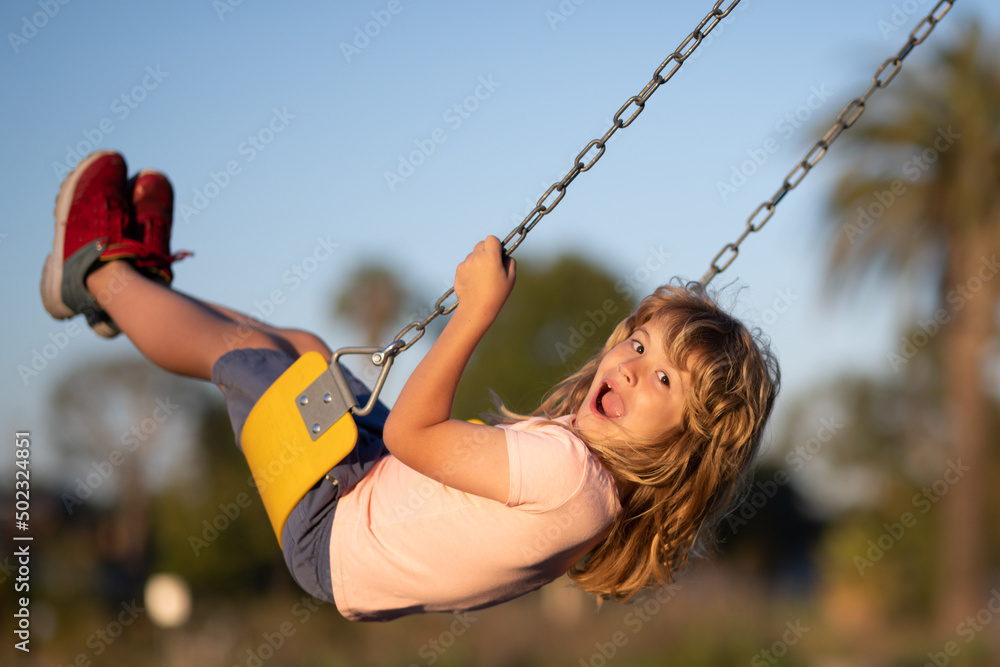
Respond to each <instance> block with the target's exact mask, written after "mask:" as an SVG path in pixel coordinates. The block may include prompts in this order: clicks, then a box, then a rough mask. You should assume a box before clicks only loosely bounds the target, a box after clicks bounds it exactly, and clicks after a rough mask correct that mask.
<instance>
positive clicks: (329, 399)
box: [323, 392, 333, 403]
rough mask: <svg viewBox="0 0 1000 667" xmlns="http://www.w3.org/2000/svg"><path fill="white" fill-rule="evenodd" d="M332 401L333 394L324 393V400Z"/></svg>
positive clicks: (326, 401)
mask: <svg viewBox="0 0 1000 667" xmlns="http://www.w3.org/2000/svg"><path fill="white" fill-rule="evenodd" d="M332 401H333V396H331V395H330V393H329V392H327V393H325V394H323V402H324V403H330V402H332Z"/></svg>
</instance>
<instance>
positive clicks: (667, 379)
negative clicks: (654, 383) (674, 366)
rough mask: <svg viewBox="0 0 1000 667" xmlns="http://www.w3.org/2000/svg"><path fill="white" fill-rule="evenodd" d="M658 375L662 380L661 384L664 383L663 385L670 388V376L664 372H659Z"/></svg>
mask: <svg viewBox="0 0 1000 667" xmlns="http://www.w3.org/2000/svg"><path fill="white" fill-rule="evenodd" d="M656 375H657V376H658V377H659V378H660V382H662V383H663V384H665V385H666V386H668V387H669V386H670V376H669V375H667V374H666V373H664V372H663V371H657V372H656Z"/></svg>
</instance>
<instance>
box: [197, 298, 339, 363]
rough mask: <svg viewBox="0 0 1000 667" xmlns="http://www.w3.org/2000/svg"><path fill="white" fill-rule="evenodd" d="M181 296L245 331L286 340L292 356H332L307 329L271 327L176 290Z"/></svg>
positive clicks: (319, 339) (327, 358) (245, 315)
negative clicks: (225, 318) (315, 353)
mask: <svg viewBox="0 0 1000 667" xmlns="http://www.w3.org/2000/svg"><path fill="white" fill-rule="evenodd" d="M178 293H179V294H181V295H182V296H185V297H187V298H188V299H191V300H193V301H196V302H198V303H199V304H201V305H202V306H205V307H206V308H210V309H212V310H214V311H216V312H217V313H219V314H220V315H222V316H223V317H227V318H229V319H231V320H233V321H234V322H237V323H238V324H239V325H240V326H241V330H242V331H243V332H244V333H246V330H247V329H248V328H249V329H255V330H257V331H260V332H261V333H265V334H267V335H270V336H275V337H278V338H281V339H283V340H285V341H287V342H288V343H289V344H290V345H291V346H292V347H293V348H294V349H295V354H294V355H292V356H294V357H299V356H301V355H303V354H305V353H306V352H318V353H320V354H321V355H323V358H324V359H326V360H327V361H330V358H331V357H332V356H333V352H332V351H331V350H330V348H329V347H328V346H327V344H326V343H325V342H323V340H322V339H321V338H320V337H319V336H317V335H316V334H314V333H310V332H308V331H303V330H302V329H289V328H284V327H280V328H279V327H273V326H271V325H270V324H267V323H266V322H261V321H260V320H255V319H254V318H252V317H250V316H249V315H247V314H246V313H241V312H240V311H238V310H233V309H232V308H227V307H226V306H223V305H220V304H217V303H212V302H210V301H204V300H202V299H196V298H195V297H193V296H190V295H188V294H185V293H184V292H178Z"/></svg>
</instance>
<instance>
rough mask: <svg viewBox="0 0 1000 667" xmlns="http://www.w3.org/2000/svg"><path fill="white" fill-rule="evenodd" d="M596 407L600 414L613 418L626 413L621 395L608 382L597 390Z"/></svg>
mask: <svg viewBox="0 0 1000 667" xmlns="http://www.w3.org/2000/svg"><path fill="white" fill-rule="evenodd" d="M595 407H596V408H597V412H598V413H599V414H601V415H603V416H605V417H609V418H612V419H614V418H617V417H621V416H622V415H623V414H625V404H624V403H622V399H621V397H619V396H618V394H617V393H615V390H614V388H613V387H612V386H611V385H610V384H608V383H607V382H605V383H604V384H602V385H601V388H600V389H598V390H597V398H596V400H595Z"/></svg>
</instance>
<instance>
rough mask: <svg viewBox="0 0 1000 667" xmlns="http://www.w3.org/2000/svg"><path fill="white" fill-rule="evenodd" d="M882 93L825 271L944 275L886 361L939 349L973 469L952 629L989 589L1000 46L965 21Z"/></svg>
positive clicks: (954, 423) (946, 613) (998, 289)
mask: <svg viewBox="0 0 1000 667" xmlns="http://www.w3.org/2000/svg"><path fill="white" fill-rule="evenodd" d="M874 102H875V104H876V105H879V106H880V107H881V108H884V109H885V112H884V113H882V115H881V116H877V117H875V118H871V117H867V116H866V117H865V118H864V119H862V121H861V122H859V123H858V124H857V125H856V126H855V128H854V129H853V130H852V131H850V132H847V133H845V135H844V142H845V144H847V145H848V146H849V147H850V148H851V152H850V153H849V155H850V156H851V159H852V163H851V166H850V167H849V168H848V170H847V171H845V172H844V174H843V175H842V176H841V177H840V178H839V180H838V182H837V185H836V187H835V192H834V193H833V195H832V198H831V204H830V205H831V209H832V212H833V216H831V219H832V220H833V221H834V222H836V223H837V226H836V227H835V228H834V229H833V230H832V231H833V233H834V234H835V238H834V239H832V240H831V248H830V251H831V258H830V259H831V262H830V265H831V272H830V277H831V283H833V284H837V285H838V286H840V287H843V286H844V284H845V280H844V279H846V278H850V277H852V276H855V275H857V274H859V273H863V272H865V271H868V270H873V269H875V270H880V271H882V272H884V273H885V274H886V275H891V276H895V277H897V278H899V277H901V278H903V279H904V280H906V281H907V282H909V283H910V284H911V285H912V278H913V277H914V276H921V277H922V279H921V281H920V282H921V283H923V284H927V283H926V282H925V281H924V280H923V279H925V278H932V279H933V281H934V284H935V285H936V289H935V293H934V297H935V299H936V302H935V305H934V308H933V310H932V311H931V314H930V315H927V316H925V317H923V318H918V321H917V323H916V324H915V325H914V328H913V329H911V330H910V332H909V334H908V335H906V336H903V337H902V338H901V339H900V343H899V345H898V346H897V351H896V352H895V353H892V354H890V355H889V359H888V361H889V365H890V366H891V367H892V368H893V370H896V371H898V372H906V371H907V370H910V369H911V368H912V366H913V364H910V363H909V362H910V360H911V359H912V358H913V357H914V356H916V355H918V354H921V349H922V348H923V347H924V346H925V345H933V346H935V347H939V350H940V367H939V369H938V372H939V373H940V383H941V389H942V395H943V405H942V406H941V409H942V412H943V414H944V416H945V419H946V421H947V427H948V428H947V431H948V442H947V443H944V444H945V459H946V460H951V461H958V460H960V461H961V463H962V466H963V467H965V468H967V470H966V471H965V472H964V474H963V476H962V477H961V478H960V480H958V482H957V483H955V484H953V485H952V486H950V487H949V488H948V490H947V495H946V496H944V497H943V498H942V500H941V502H940V510H939V511H940V512H941V515H940V519H941V525H942V527H943V531H945V532H944V533H943V534H942V541H941V547H942V552H941V567H942V572H941V575H940V579H939V581H938V584H939V586H940V589H939V591H940V593H939V596H938V600H937V613H938V622H939V623H941V627H942V628H944V629H947V628H950V629H952V630H953V629H954V627H955V624H956V623H957V622H959V621H960V620H961V619H962V618H964V617H965V616H966V615H967V614H969V613H970V612H974V611H975V610H976V609H978V608H979V607H980V606H982V603H983V600H985V599H986V597H988V595H987V590H986V582H985V578H984V572H985V570H984V566H985V564H984V562H983V561H984V551H985V543H984V542H985V540H984V537H983V535H984V533H985V532H986V530H985V529H986V523H985V521H986V507H985V506H984V504H985V503H984V499H985V497H986V490H987V489H988V488H989V487H988V486H987V485H988V480H987V479H986V475H987V469H988V468H987V465H986V464H987V461H988V459H989V457H990V447H989V445H990V443H989V441H988V425H987V422H988V419H989V417H990V414H989V407H988V405H989V403H988V399H987V396H986V394H985V390H984V378H983V371H984V368H985V366H986V364H985V353H986V351H987V345H988V344H989V342H990V341H991V340H992V338H993V336H994V335H995V333H996V326H997V318H996V314H997V305H998V297H1000V277H998V276H997V273H998V271H1000V265H998V264H997V257H996V253H997V251H998V250H1000V52H998V48H997V46H996V45H995V44H990V43H988V42H987V40H985V39H984V37H983V35H982V31H981V29H980V28H979V27H978V25H977V24H975V23H970V24H968V25H966V26H965V27H964V28H963V29H962V32H961V35H960V37H959V39H958V40H957V41H956V42H955V43H953V44H950V45H948V46H945V47H943V48H941V49H940V50H939V51H938V52H937V54H936V57H935V58H934V60H933V62H932V63H931V64H930V65H929V66H927V67H925V68H923V69H922V70H920V71H911V72H907V71H905V70H904V72H903V74H902V75H901V76H900V78H899V80H897V81H896V82H894V84H893V85H892V86H890V87H889V88H888V89H886V90H885V91H884V92H883V97H882V99H876V100H875V101H874ZM882 105H884V106H882ZM876 108H879V107H876ZM876 113H878V112H876V111H875V109H872V110H871V112H870V114H872V115H874V114H876ZM953 477H954V475H953Z"/></svg>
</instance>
